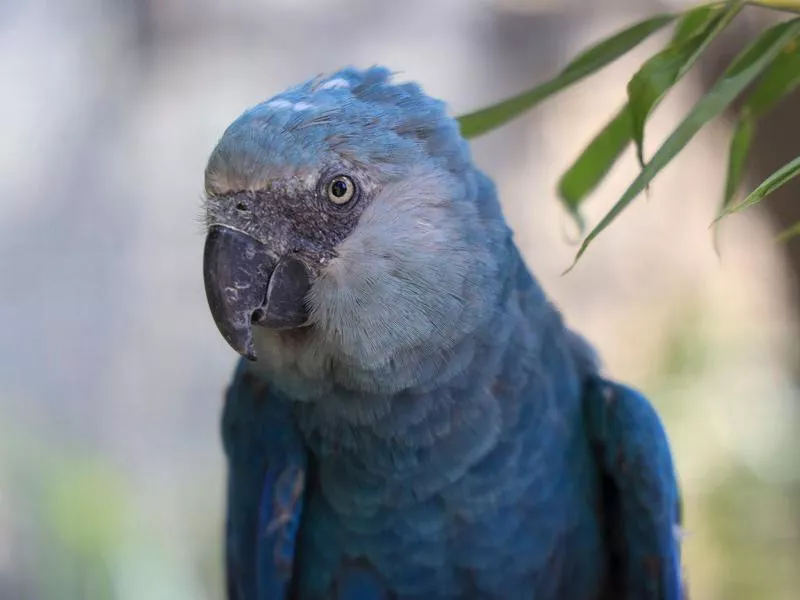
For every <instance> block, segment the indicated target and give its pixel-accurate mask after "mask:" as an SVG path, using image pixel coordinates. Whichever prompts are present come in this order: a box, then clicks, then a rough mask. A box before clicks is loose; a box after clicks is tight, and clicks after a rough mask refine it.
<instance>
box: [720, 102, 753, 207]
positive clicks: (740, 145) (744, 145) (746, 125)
mask: <svg viewBox="0 0 800 600" xmlns="http://www.w3.org/2000/svg"><path fill="white" fill-rule="evenodd" d="M754 132H755V122H754V121H753V119H751V118H750V117H749V116H744V117H743V118H742V119H741V120H740V121H739V123H738V125H737V126H736V130H735V131H734V133H733V137H732V138H731V146H730V150H729V151H728V175H727V178H726V180H725V196H724V198H723V200H722V208H723V209H724V208H725V207H727V206H728V205H729V204H730V203H731V200H733V198H734V196H735V195H736V190H738V189H739V186H740V185H741V183H742V177H743V176H744V165H745V163H746V162H747V155H748V154H749V152H750V143H751V142H752V140H753V133H754Z"/></svg>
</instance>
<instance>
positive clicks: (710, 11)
mask: <svg viewBox="0 0 800 600" xmlns="http://www.w3.org/2000/svg"><path fill="white" fill-rule="evenodd" d="M723 8H725V5H724V3H723V2H714V3H712V4H704V5H702V6H698V7H697V8H693V9H692V10H690V11H688V12H685V13H683V15H681V18H680V19H678V22H677V23H676V24H675V32H674V33H673V34H672V43H673V44H680V43H681V42H685V41H686V40H688V39H689V38H691V37H693V36H695V35H697V34H698V33H700V32H701V31H702V30H703V29H705V28H706V27H707V26H708V24H709V23H710V22H711V21H712V20H714V19H715V18H716V17H718V16H719V14H720V11H721V10H722V9H723Z"/></svg>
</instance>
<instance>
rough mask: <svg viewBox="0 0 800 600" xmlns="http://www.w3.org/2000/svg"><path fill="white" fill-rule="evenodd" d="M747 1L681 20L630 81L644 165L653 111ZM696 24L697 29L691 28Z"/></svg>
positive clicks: (710, 8)
mask: <svg viewBox="0 0 800 600" xmlns="http://www.w3.org/2000/svg"><path fill="white" fill-rule="evenodd" d="M743 6H744V0H738V1H734V2H727V3H726V4H725V5H724V6H723V5H718V6H701V7H699V8H697V9H695V10H693V11H691V12H689V13H688V14H687V15H686V16H685V17H684V18H683V19H682V21H681V22H680V23H679V25H678V29H677V31H676V34H675V38H674V41H673V42H672V43H670V44H669V45H668V46H667V47H666V48H665V49H664V50H662V51H661V52H659V53H657V54H655V55H654V56H653V57H651V58H650V59H649V60H648V61H647V62H645V63H644V65H642V66H641V67H640V69H639V70H638V71H637V72H636V74H635V75H634V76H633V77H632V78H631V80H630V82H629V83H628V104H629V105H630V107H631V129H632V136H633V141H634V143H635V144H636V156H637V158H638V159H639V164H640V165H641V166H642V167H644V129H645V122H646V121H647V118H648V117H649V116H650V113H651V112H652V111H653V110H654V109H655V108H656V107H657V106H658V104H659V103H660V102H661V100H662V99H663V98H664V96H665V95H666V93H667V92H668V91H669V90H670V89H671V88H672V87H673V86H674V85H675V84H676V83H677V82H678V81H679V80H680V79H681V77H683V76H684V75H685V74H686V72H687V71H689V69H691V68H692V66H693V65H694V64H695V62H696V61H697V58H698V57H699V56H700V55H701V54H702V53H703V51H704V50H705V49H706V48H707V47H708V45H709V44H710V43H711V42H712V41H713V40H714V38H716V36H717V35H718V34H719V33H720V32H721V31H722V30H724V29H725V28H726V27H727V26H728V25H729V24H730V23H731V21H733V19H734V18H735V17H736V15H737V14H739V12H740V11H741V10H742V7H743ZM692 26H694V27H696V29H694V30H692V29H691V27H692Z"/></svg>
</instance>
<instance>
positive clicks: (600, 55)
mask: <svg viewBox="0 0 800 600" xmlns="http://www.w3.org/2000/svg"><path fill="white" fill-rule="evenodd" d="M674 19H675V15H672V14H662V15H658V16H656V17H652V18H650V19H647V20H645V21H642V22H640V23H637V24H636V25H633V26H631V27H628V28H627V29H624V30H623V31H621V32H619V33H617V34H615V35H613V36H611V37H609V38H607V39H605V40H603V41H602V42H600V43H598V44H596V45H595V46H592V47H591V48H589V49H588V50H586V51H584V52H583V53H581V54H580V55H579V56H578V57H577V58H575V60H573V61H572V62H571V63H569V64H568V65H567V66H566V68H565V69H564V70H563V71H561V73H559V74H558V75H557V76H556V77H554V78H553V79H550V80H549V81H546V82H544V83H543V84H541V85H538V86H536V87H534V88H532V89H530V90H528V91H526V92H523V93H521V94H518V95H516V96H513V97H512V98H508V99H507V100H504V101H502V102H500V103H498V104H494V105H492V106H488V107H486V108H482V109H480V110H477V111H475V112H472V113H469V114H466V115H462V116H460V117H458V121H459V124H460V125H461V135H463V136H464V137H465V138H474V137H477V136H479V135H481V134H484V133H486V132H487V131H491V130H492V129H495V128H497V127H499V126H500V125H503V124H505V123H507V122H508V121H510V120H511V119H513V118H515V117H517V116H519V115H520V114H522V113H523V112H525V111H527V110H528V109H530V108H532V107H533V106H535V105H536V104H538V103H539V102H541V101H542V100H544V99H545V98H547V97H548V96H551V95H553V94H555V93H557V92H560V91H561V90H563V89H564V88H566V87H568V86H570V85H572V84H573V83H575V82H576V81H579V80H581V79H583V78H584V77H587V76H588V75H591V74H592V73H595V72H596V71H599V70H600V69H602V68H603V67H605V66H606V65H608V64H609V63H611V62H613V61H615V60H616V59H618V58H619V57H620V56H622V55H623V54H625V53H626V52H628V51H629V50H631V49H632V48H634V47H636V46H637V45H638V44H640V43H641V42H642V41H644V40H645V39H646V38H647V37H648V36H650V35H651V34H653V33H655V32H656V31H658V30H659V29H661V28H662V27H664V26H665V25H667V24H668V23H670V22H672V21H673V20H674Z"/></svg>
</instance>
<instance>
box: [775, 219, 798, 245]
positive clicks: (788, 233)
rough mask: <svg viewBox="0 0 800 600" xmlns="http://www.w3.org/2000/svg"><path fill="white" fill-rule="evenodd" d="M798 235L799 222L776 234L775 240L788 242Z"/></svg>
mask: <svg viewBox="0 0 800 600" xmlns="http://www.w3.org/2000/svg"><path fill="white" fill-rule="evenodd" d="M798 235H800V221H798V222H797V223H795V224H794V225H792V226H791V227H788V228H787V229H784V230H783V231H781V232H780V233H779V234H778V237H777V239H778V241H779V242H788V241H789V240H790V239H792V238H794V237H797V236H798Z"/></svg>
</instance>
